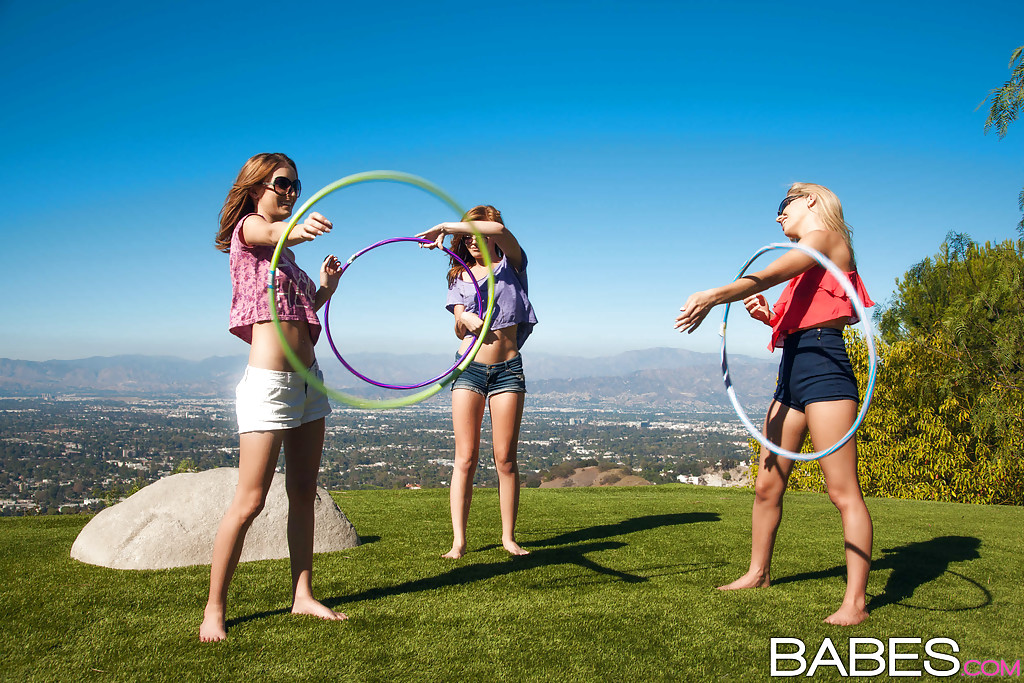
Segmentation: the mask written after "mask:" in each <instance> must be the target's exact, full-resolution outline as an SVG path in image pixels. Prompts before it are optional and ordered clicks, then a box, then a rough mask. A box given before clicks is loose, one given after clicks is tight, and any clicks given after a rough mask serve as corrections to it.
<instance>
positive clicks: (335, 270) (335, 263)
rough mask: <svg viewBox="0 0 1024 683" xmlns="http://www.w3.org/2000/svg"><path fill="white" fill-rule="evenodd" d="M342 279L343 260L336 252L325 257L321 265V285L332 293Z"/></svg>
mask: <svg viewBox="0 0 1024 683" xmlns="http://www.w3.org/2000/svg"><path fill="white" fill-rule="evenodd" d="M340 279H341V261H339V260H338V257H337V256H335V255H334V254H331V255H329V256H328V257H327V258H325V259H324V262H323V264H322V265H321V266H320V286H321V287H324V288H325V289H328V290H330V291H331V292H332V293H333V292H334V290H336V289H337V288H338V280H340Z"/></svg>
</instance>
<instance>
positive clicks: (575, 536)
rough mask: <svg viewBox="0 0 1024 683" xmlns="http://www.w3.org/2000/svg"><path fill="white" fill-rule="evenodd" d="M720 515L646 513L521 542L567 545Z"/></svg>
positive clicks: (708, 519)
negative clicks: (542, 538)
mask: <svg viewBox="0 0 1024 683" xmlns="http://www.w3.org/2000/svg"><path fill="white" fill-rule="evenodd" d="M717 521H720V517H719V515H718V513H717V512H676V513H672V514H667V515H646V516H644V517H633V518H630V519H624V520H622V521H621V522H615V523H614V524H599V525H597V526H591V527H587V528H585V529H578V530H577V531H568V532H566V533H564V534H559V535H557V536H552V537H551V538H548V539H545V540H543V541H528V542H526V543H523V546H526V547H531V548H533V547H543V546H549V545H567V544H569V543H584V542H586V541H596V540H598V539H602V538H611V537H612V536H622V535H624V534H632V533H636V532H637V531H649V530H651V529H657V528H658V527H663V526H675V525H678V524H694V523H697V522H717Z"/></svg>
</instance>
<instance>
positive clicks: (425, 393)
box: [267, 171, 494, 410]
mask: <svg viewBox="0 0 1024 683" xmlns="http://www.w3.org/2000/svg"><path fill="white" fill-rule="evenodd" d="M376 181H387V182H394V183H403V184H405V185H411V186H413V187H415V188H418V189H420V190H423V191H424V192H427V193H428V194H432V195H434V196H435V197H437V198H438V199H440V200H441V202H443V203H444V204H446V205H447V206H448V207H449V208H451V209H452V211H454V212H455V213H456V215H458V216H459V220H462V217H463V216H464V215H466V212H465V211H463V210H462V208H461V207H460V206H459V205H458V204H457V203H456V202H455V200H454V199H452V198H451V197H450V196H449V195H448V194H447V193H446V192H445V191H444V190H442V189H441V188H439V187H438V186H437V185H434V184H433V183H431V182H430V181H429V180H426V179H424V178H420V177H419V176H415V175H412V174H409V173H402V172H401V171H366V172H363V173H353V174H352V175H349V176H345V177H344V178H342V179H341V180H336V181H334V182H333V183H331V184H330V185H327V186H326V187H324V188H323V189H322V190H320V191H319V192H317V193H316V194H315V195H313V196H312V197H310V198H309V199H308V200H306V203H305V204H303V205H302V207H301V208H299V210H298V211H297V212H296V213H295V215H294V216H293V217H292V219H291V220H290V221H288V227H287V229H285V231H284V234H283V235H281V239H279V240H278V242H277V248H276V249H275V250H274V257H273V258H272V259H271V260H270V273H269V274H268V278H267V297H268V299H269V301H270V316H271V319H272V320H273V322H274V329H275V330H277V336H278V338H280V340H281V348H282V349H284V355H285V356H286V357H287V358H288V362H289V363H291V365H292V367H293V368H295V371H296V372H298V373H299V374H301V375H302V376H303V377H304V378H305V380H306V381H307V382H308V383H309V385H310V386H312V387H314V388H315V389H317V390H318V391H320V392H322V393H324V394H326V395H327V396H329V397H330V398H333V399H335V400H336V401H340V402H342V403H345V404H347V405H350V406H352V407H354V408H364V409H369V410H383V409H387V408H403V407H405V406H411V405H413V404H414V403H419V402H420V401H423V400H425V399H428V398H430V397H431V396H433V395H434V394H436V393H437V392H439V391H441V389H444V388H445V387H446V386H448V385H449V384H451V383H452V382H454V381H455V378H456V377H458V376H459V375H460V374H461V373H462V371H463V370H465V369H466V368H467V367H469V364H470V363H472V362H473V359H474V358H476V354H477V351H479V350H480V347H481V346H482V345H483V340H484V337H486V336H487V333H488V332H489V331H490V329H491V319H492V318H493V317H494V268H493V264H492V262H491V255H490V252H489V250H488V249H487V244H486V242H485V240H484V236H483V235H482V234H481V233H480V231H479V230H478V229H477V228H476V226H475V225H474V224H473V222H472V221H470V222H469V227H470V228H471V229H472V230H473V236H474V237H476V242H477V244H478V245H479V246H480V251H482V252H483V255H484V265H485V266H487V301H488V305H487V313H486V314H485V315H484V326H483V327H482V328H481V329H480V334H479V335H477V338H476V342H475V343H474V344H473V347H472V348H471V349H470V350H469V354H468V355H467V356H466V357H465V358H464V359H463V361H462V362H461V363H459V364H458V366H456V367H455V369H453V370H452V371H451V373H449V374H448V376H447V377H445V378H443V379H442V380H441V381H439V382H435V383H434V384H432V385H430V386H428V387H426V388H424V389H422V390H421V391H418V392H416V393H415V394H411V395H409V396H403V397H401V398H392V399H378V400H373V399H365V398H359V397H358V396H350V395H349V394H345V393H342V392H340V391H336V390H334V389H331V388H330V387H328V386H327V385H326V384H324V383H323V382H321V381H320V379H319V378H318V377H317V376H316V375H314V374H313V373H312V372H310V371H309V368H307V367H306V366H305V365H304V364H303V363H302V361H301V360H300V359H299V357H298V355H296V353H295V351H294V349H292V348H291V346H289V344H288V340H287V339H285V336H284V330H283V329H282V328H281V320H280V318H278V315H277V297H276V296H275V276H276V273H277V264H278V261H279V260H280V258H281V252H282V251H284V248H285V240H287V239H288V235H289V234H291V231H292V228H294V227H295V226H296V225H298V222H299V219H300V218H302V217H303V216H304V215H305V214H306V213H307V212H308V211H309V210H310V209H312V208H313V206H314V205H315V204H316V203H317V202H318V201H320V200H321V199H323V198H324V197H326V196H327V195H329V194H331V193H332V192H336V191H337V190H340V189H341V188H343V187H348V186H350V185H357V184H359V183H370V182H376Z"/></svg>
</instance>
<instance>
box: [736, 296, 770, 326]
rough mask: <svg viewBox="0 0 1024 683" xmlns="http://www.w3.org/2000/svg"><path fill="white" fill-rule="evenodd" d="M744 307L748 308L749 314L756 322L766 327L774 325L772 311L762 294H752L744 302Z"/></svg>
mask: <svg viewBox="0 0 1024 683" xmlns="http://www.w3.org/2000/svg"><path fill="white" fill-rule="evenodd" d="M743 305H744V306H746V307H747V313H749V314H750V317H751V318H753V319H754V320H759V321H761V322H763V323H764V324H765V325H771V324H772V311H771V309H770V308H768V301H767V300H766V299H765V298H764V296H762V295H761V294H751V295H750V296H748V297H747V298H746V299H744V300H743Z"/></svg>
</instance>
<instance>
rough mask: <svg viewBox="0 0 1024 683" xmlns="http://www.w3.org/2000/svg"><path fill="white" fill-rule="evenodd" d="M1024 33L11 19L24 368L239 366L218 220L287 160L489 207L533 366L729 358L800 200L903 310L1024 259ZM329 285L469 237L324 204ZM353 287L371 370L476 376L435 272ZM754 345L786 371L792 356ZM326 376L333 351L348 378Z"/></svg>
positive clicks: (762, 7)
mask: <svg viewBox="0 0 1024 683" xmlns="http://www.w3.org/2000/svg"><path fill="white" fill-rule="evenodd" d="M1022 25H1024V4H1022V3H1020V2H1019V1H1013V2H976V3H970V4H967V3H962V2H928V3H924V2H903V3H876V2H859V3H842V4H840V3H820V4H819V6H815V7H813V8H801V7H800V6H798V5H794V4H793V3H775V2H721V3H691V2H684V1H676V2H629V3H626V2H544V3H533V2H524V3H518V4H511V3H510V4H496V3H450V2H435V3H405V2H392V3H323V4H303V3H285V4H281V3H273V4H270V5H264V4H261V3H258V2H257V3H253V2H245V3H242V2H237V3H234V2H208V3H202V4H185V3H166V2H160V1H157V2H147V3H130V4H129V3H116V2H115V3H107V4H105V5H104V7H103V10H102V11H99V9H98V6H97V5H96V4H95V3H84V2H45V1H44V2H42V3H38V4H35V5H31V6H30V5H29V4H27V3H9V2H0V56H2V58H3V63H4V64H5V68H4V69H3V71H2V73H0V84H2V90H3V92H4V94H5V97H4V99H5V106H4V107H3V108H2V109H0V130H3V136H4V142H3V146H2V147H0V149H2V152H0V154H2V155H3V167H4V170H5V172H6V173H7V174H8V177H9V178H10V180H9V185H8V189H9V191H8V192H7V193H6V197H5V198H6V202H5V204H6V206H7V209H6V211H5V212H4V213H3V219H2V222H0V226H2V231H3V239H4V244H5V250H4V251H5V255H6V259H5V261H6V268H7V276H8V277H7V282H8V284H9V287H8V290H7V294H6V296H4V297H3V298H2V303H0V313H2V317H3V320H4V324H3V328H4V330H3V334H2V335H0V357H7V358H16V359H25V360H47V359H53V358H60V359H67V358H81V357H86V356H92V355H115V354H122V353H141V354H154V355H155V354H160V355H176V356H182V357H185V358H204V357H208V356H213V355H228V354H241V353H245V352H246V347H245V345H244V344H243V343H242V342H240V341H238V340H236V339H235V338H234V337H232V336H231V335H230V334H229V333H228V332H227V309H228V306H229V302H230V282H229V280H228V276H227V257H226V256H225V255H223V254H221V253H220V252H218V251H216V250H215V249H214V248H213V246H212V242H213V235H214V232H215V230H216V221H217V213H218V211H219V209H220V206H221V203H222V202H223V199H224V195H225V193H226V192H227V189H228V187H229V186H230V184H231V182H232V180H233V179H234V177H235V175H236V173H237V171H238V169H239V168H240V166H241V164H242V163H243V162H244V161H245V159H246V158H248V157H249V156H251V155H252V154H255V153H257V152H261V151H283V152H286V153H287V154H289V155H290V156H291V157H292V158H294V159H295V160H296V162H297V164H298V167H299V175H300V177H301V179H302V181H303V186H304V188H305V197H304V198H308V197H309V196H311V195H312V194H313V192H314V191H315V190H317V189H318V188H320V187H322V186H324V185H326V184H327V183H329V182H332V181H334V180H336V179H338V178H341V177H342V176H346V175H348V174H351V173H355V172H359V171H366V170H372V169H397V170H401V171H406V172H409V173H414V174H418V175H421V176H424V177H426V178H428V179H430V180H431V181H433V182H435V183H437V184H438V185H440V186H441V187H443V188H444V189H445V190H447V191H448V192H449V193H450V194H451V195H453V196H454V197H455V198H456V199H457V200H458V201H459V202H460V203H461V204H463V205H464V206H466V207H468V206H472V205H474V204H478V203H491V204H494V205H496V206H498V207H499V208H500V209H501V210H502V211H503V213H504V215H505V218H506V222H507V223H508V226H509V227H510V228H511V229H512V231H513V232H514V233H515V234H516V236H517V237H518V238H519V240H520V242H521V243H522V245H523V246H524V248H525V249H526V251H527V253H528V255H529V258H530V271H529V275H530V286H531V298H532V299H533V302H534V305H535V308H536V309H537V314H538V317H539V318H540V324H539V325H538V326H537V328H536V331H535V333H534V336H533V337H532V338H531V340H530V342H529V344H528V345H527V347H526V351H527V352H530V351H534V352H545V353H559V354H562V353H564V354H574V355H588V356H594V355H601V354H605V353H614V352H618V351H623V350H628V349H642V348H649V347H654V346H672V347H678V348H687V349H691V350H696V351H714V350H716V349H717V345H718V337H717V333H716V332H717V327H718V325H717V317H718V315H719V314H717V313H716V314H713V317H714V319H713V320H712V319H709V322H711V323H712V324H708V323H705V326H704V328H702V330H700V331H699V332H698V333H696V334H694V335H691V336H680V335H679V334H678V333H676V332H674V331H673V330H672V321H673V318H674V316H675V314H676V311H677V309H678V307H679V306H680V305H681V304H682V302H683V301H684V300H685V298H686V296H687V295H688V294H689V293H690V292H692V291H694V290H696V289H702V288H706V287H710V286H713V285H718V284H723V283H724V282H727V281H728V280H730V279H731V278H732V277H734V276H735V274H736V271H737V270H738V269H739V267H740V266H741V265H742V264H743V262H744V261H745V260H746V259H747V258H748V257H749V256H750V254H752V253H753V252H754V251H755V250H756V249H757V248H758V247H760V246H761V245H763V244H766V243H769V242H773V241H779V240H780V239H781V233H780V232H779V230H778V228H777V225H776V224H775V223H774V221H773V219H774V217H775V207H776V206H777V204H778V202H779V200H780V199H781V197H782V196H783V195H784V193H785V189H786V187H787V186H788V184H789V183H791V182H794V181H810V182H818V183H821V184H824V185H827V186H829V187H831V188H832V189H833V190H834V191H835V192H836V193H837V194H838V195H839V197H840V198H841V199H842V201H843V204H844V208H845V210H846V215H847V219H848V221H849V222H850V223H851V224H852V225H853V227H854V240H855V242H854V244H855V247H856V249H857V254H858V262H859V265H860V269H861V274H862V277H863V279H864V281H865V283H866V285H867V287H868V290H869V291H870V292H871V294H872V296H873V297H874V299H875V300H876V301H878V302H879V303H882V302H884V301H886V300H887V299H888V298H889V296H890V295H891V293H892V291H893V289H894V283H895V280H896V279H897V278H898V277H900V276H901V275H902V274H903V273H904V272H905V271H906V269H907V268H908V267H909V266H911V265H913V264H914V263H916V262H917V261H919V260H921V259H922V258H924V257H926V256H928V255H931V254H933V253H934V252H935V251H937V249H938V247H939V245H940V243H941V242H942V239H943V236H944V235H945V234H946V233H947V232H948V231H950V230H956V231H961V232H966V233H968V234H970V235H971V236H972V237H974V238H975V239H977V240H979V241H984V240H999V239H1006V238H1009V237H1014V236H1015V235H1016V232H1015V226H1016V223H1017V220H1018V219H1019V212H1018V210H1017V206H1016V199H1017V193H1018V191H1019V190H1020V187H1021V186H1022V185H1024V163H1022V160H1024V124H1017V126H1018V127H1011V129H1010V131H1009V134H1008V136H1007V138H1006V139H1004V140H1002V141H1000V140H998V139H997V138H996V137H995V136H994V135H987V136H986V135H983V132H982V127H983V123H984V120H985V115H986V111H985V108H982V109H976V107H977V106H978V104H979V103H980V102H981V101H982V100H983V99H984V98H985V96H986V94H987V92H988V91H989V90H990V89H991V88H993V87H997V86H998V85H1000V84H1001V83H1002V82H1003V81H1004V80H1005V79H1006V78H1007V76H1008V74H1009V71H1008V68H1007V62H1008V60H1009V57H1010V54H1011V52H1012V51H1013V49H1014V48H1015V47H1016V46H1017V45H1020V44H1022V43H1024V34H1022V33H1021V32H1020V31H1019V27H1020V26H1022ZM317 209H318V210H321V211H322V212H323V213H325V214H327V215H328V216H329V217H331V218H332V219H333V220H334V221H335V223H336V225H337V229H336V230H335V231H334V232H333V233H332V234H331V235H329V236H327V237H325V238H323V239H321V240H318V241H316V242H313V243H311V244H305V245H302V246H300V247H298V248H297V254H298V257H299V261H300V263H302V264H303V265H305V266H306V267H307V269H310V270H312V269H315V268H316V267H317V266H318V264H319V262H320V260H321V259H322V258H323V256H324V255H325V254H327V253H332V252H333V253H337V254H338V255H339V256H341V257H342V258H345V257H347V256H348V255H349V254H352V253H353V252H355V251H357V250H359V249H360V248H362V247H363V246H365V245H367V244H370V243H372V242H374V241H376V240H378V239H382V238H385V237H394V236H400V235H411V234H414V233H415V232H418V231H420V230H423V229H425V228H427V227H429V226H430V225H432V224H434V223H436V222H439V221H441V220H450V219H453V218H454V216H452V215H451V214H450V212H449V211H448V210H447V209H446V208H445V207H444V206H443V205H442V204H441V203H440V202H437V201H436V200H434V199H432V198H431V197H429V196H427V195H423V194H422V193H420V192H418V191H416V190H412V189H409V188H407V187H404V186H401V185H394V184H378V185H375V186H358V187H353V188H349V189H346V190H343V191H341V192H338V193H336V194H334V195H332V196H331V197H329V198H328V199H327V200H325V201H324V202H322V203H321V205H318V207H317ZM404 246H405V245H398V246H395V247H393V248H391V247H388V248H384V249H379V250H377V251H375V252H372V253H371V254H368V255H367V257H365V261H364V260H363V259H361V260H360V261H357V262H356V265H354V266H353V267H352V269H351V270H350V271H349V273H348V274H346V276H345V279H344V280H343V287H342V291H341V293H340V295H339V296H338V297H337V298H336V301H335V305H336V308H335V310H334V311H332V314H331V330H332V332H333V333H334V335H335V338H336V339H340V340H341V342H340V343H341V346H342V348H343V350H345V351H348V350H352V351H365V350H385V351H411V350H419V351H430V352H438V351H450V350H451V351H453V350H454V347H455V340H454V338H453V335H452V332H451V320H450V316H448V314H447V312H445V311H444V309H443V302H444V294H445V284H444V281H443V273H444V271H445V264H444V263H443V262H442V260H441V259H439V258H438V257H437V254H436V253H432V252H431V253H428V252H426V251H420V250H416V249H415V248H409V249H403V247H404ZM741 315H742V311H739V310H738V311H736V312H735V313H734V317H733V318H732V319H731V321H730V322H731V323H732V324H730V328H729V329H730V339H729V341H730V349H731V350H733V351H734V352H743V353H750V354H753V355H761V356H764V355H766V351H765V350H764V346H765V345H766V344H767V328H763V327H760V326H755V325H752V324H747V323H745V322H741V321H740V317H741ZM329 354H330V350H329V349H328V348H327V347H326V344H325V343H324V344H322V345H321V347H320V356H321V358H323V357H325V356H327V355H329Z"/></svg>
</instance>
